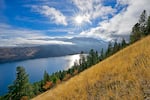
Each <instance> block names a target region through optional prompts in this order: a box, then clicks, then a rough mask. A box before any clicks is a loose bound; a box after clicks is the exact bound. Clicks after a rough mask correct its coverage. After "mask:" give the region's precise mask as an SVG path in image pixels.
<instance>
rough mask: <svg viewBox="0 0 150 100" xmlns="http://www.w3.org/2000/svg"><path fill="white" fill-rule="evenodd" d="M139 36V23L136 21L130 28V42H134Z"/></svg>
mask: <svg viewBox="0 0 150 100" xmlns="http://www.w3.org/2000/svg"><path fill="white" fill-rule="evenodd" d="M140 38H141V33H140V24H139V23H136V24H135V25H134V26H133V28H132V33H131V35H130V43H134V42H136V41H137V40H139V39H140Z"/></svg>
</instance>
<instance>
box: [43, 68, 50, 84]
mask: <svg viewBox="0 0 150 100" xmlns="http://www.w3.org/2000/svg"><path fill="white" fill-rule="evenodd" d="M49 80H50V79H49V75H48V73H47V72H46V71H44V76H43V81H44V84H45V83H46V82H47V81H49Z"/></svg>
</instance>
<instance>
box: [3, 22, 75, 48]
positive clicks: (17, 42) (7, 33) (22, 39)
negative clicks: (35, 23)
mask: <svg viewBox="0 0 150 100" xmlns="http://www.w3.org/2000/svg"><path fill="white" fill-rule="evenodd" d="M51 44H58V45H74V43H72V42H65V41H59V40H55V38H54V37H49V36H47V35H44V34H43V32H42V31H37V30H29V29H23V28H16V27H12V26H10V25H7V24H0V47H9V46H11V47H14V46H37V45H51Z"/></svg>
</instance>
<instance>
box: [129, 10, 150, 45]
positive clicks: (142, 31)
mask: <svg viewBox="0 0 150 100" xmlns="http://www.w3.org/2000/svg"><path fill="white" fill-rule="evenodd" d="M148 34H150V16H148V18H147V14H146V10H144V11H143V12H142V14H141V16H140V19H139V22H138V23H136V24H135V25H134V26H133V28H132V33H131V35H130V43H134V42H136V41H137V40H140V39H141V38H143V37H145V36H146V35H148Z"/></svg>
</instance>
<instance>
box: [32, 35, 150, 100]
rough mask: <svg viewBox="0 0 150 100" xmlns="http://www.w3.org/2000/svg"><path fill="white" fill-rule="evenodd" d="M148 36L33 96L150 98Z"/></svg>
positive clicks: (45, 99)
mask: <svg viewBox="0 0 150 100" xmlns="http://www.w3.org/2000/svg"><path fill="white" fill-rule="evenodd" d="M149 51H150V36H148V37H146V38H144V39H142V40H140V41H138V42H136V43H134V44H132V45H130V46H128V47H127V48H125V49H123V50H121V51H119V52H117V53H116V54H114V55H112V56H111V57H109V58H107V59H105V60H104V61H102V62H100V63H98V64H96V65H94V66H92V67H90V68H89V69H87V70H85V71H83V72H81V73H80V74H79V75H76V76H75V77H73V78H71V79H70V80H68V81H66V82H63V83H61V84H59V85H57V86H56V87H54V88H53V89H51V90H49V91H46V92H45V93H42V94H41V95H39V96H37V97H35V98H33V99H32V100H72V99H73V100H101V99H102V100H110V99H111V100H127V99H130V100H144V99H145V100H149V98H150V95H149V94H150V86H149V85H150V73H149V72H150V52H149Z"/></svg>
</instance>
